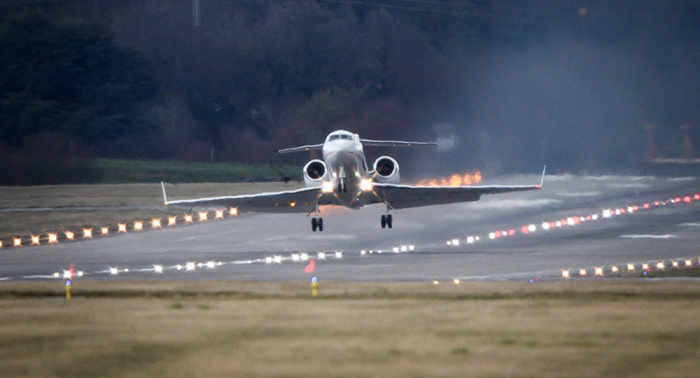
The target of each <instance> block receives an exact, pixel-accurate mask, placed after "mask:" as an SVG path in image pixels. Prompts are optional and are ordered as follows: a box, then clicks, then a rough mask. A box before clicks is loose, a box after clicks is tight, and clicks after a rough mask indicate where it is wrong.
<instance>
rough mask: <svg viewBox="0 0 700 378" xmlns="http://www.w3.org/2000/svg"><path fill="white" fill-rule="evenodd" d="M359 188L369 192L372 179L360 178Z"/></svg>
mask: <svg viewBox="0 0 700 378" xmlns="http://www.w3.org/2000/svg"><path fill="white" fill-rule="evenodd" d="M360 190H362V191H363V192H369V191H371V190H372V179H362V180H360Z"/></svg>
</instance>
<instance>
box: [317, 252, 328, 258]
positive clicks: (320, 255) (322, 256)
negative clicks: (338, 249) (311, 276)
mask: <svg viewBox="0 0 700 378" xmlns="http://www.w3.org/2000/svg"><path fill="white" fill-rule="evenodd" d="M318 259H319V260H325V259H326V253H325V252H319V253H318Z"/></svg>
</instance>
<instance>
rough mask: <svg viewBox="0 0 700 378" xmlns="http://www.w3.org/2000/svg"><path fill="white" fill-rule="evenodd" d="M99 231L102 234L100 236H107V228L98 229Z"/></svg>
mask: <svg viewBox="0 0 700 378" xmlns="http://www.w3.org/2000/svg"><path fill="white" fill-rule="evenodd" d="M100 231H101V232H102V235H108V234H109V227H100Z"/></svg>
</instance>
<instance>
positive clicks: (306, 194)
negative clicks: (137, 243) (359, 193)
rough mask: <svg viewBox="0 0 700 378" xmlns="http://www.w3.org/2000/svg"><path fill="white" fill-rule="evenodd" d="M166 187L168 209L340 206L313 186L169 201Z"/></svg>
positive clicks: (280, 209)
mask: <svg viewBox="0 0 700 378" xmlns="http://www.w3.org/2000/svg"><path fill="white" fill-rule="evenodd" d="M161 185H162V188H163V200H164V201H165V204H166V205H168V206H177V207H214V206H221V207H234V208H238V211H239V212H246V211H256V212H264V213H309V212H311V211H313V210H314V206H315V205H316V203H317V202H318V204H319V205H332V204H336V205H338V204H340V203H339V202H338V199H337V198H336V197H335V196H333V195H332V194H323V193H322V192H321V188H320V187H318V188H316V187H310V188H302V189H298V190H290V191H283V192H270V193H259V194H246V195H239V196H224V197H210V198H198V199H187V200H176V201H168V198H167V196H166V194H165V185H164V184H162V183H161Z"/></svg>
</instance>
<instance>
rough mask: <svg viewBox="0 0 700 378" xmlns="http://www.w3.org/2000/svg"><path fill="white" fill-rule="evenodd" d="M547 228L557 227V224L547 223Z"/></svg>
mask: <svg viewBox="0 0 700 378" xmlns="http://www.w3.org/2000/svg"><path fill="white" fill-rule="evenodd" d="M549 227H550V228H554V227H557V222H549Z"/></svg>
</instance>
